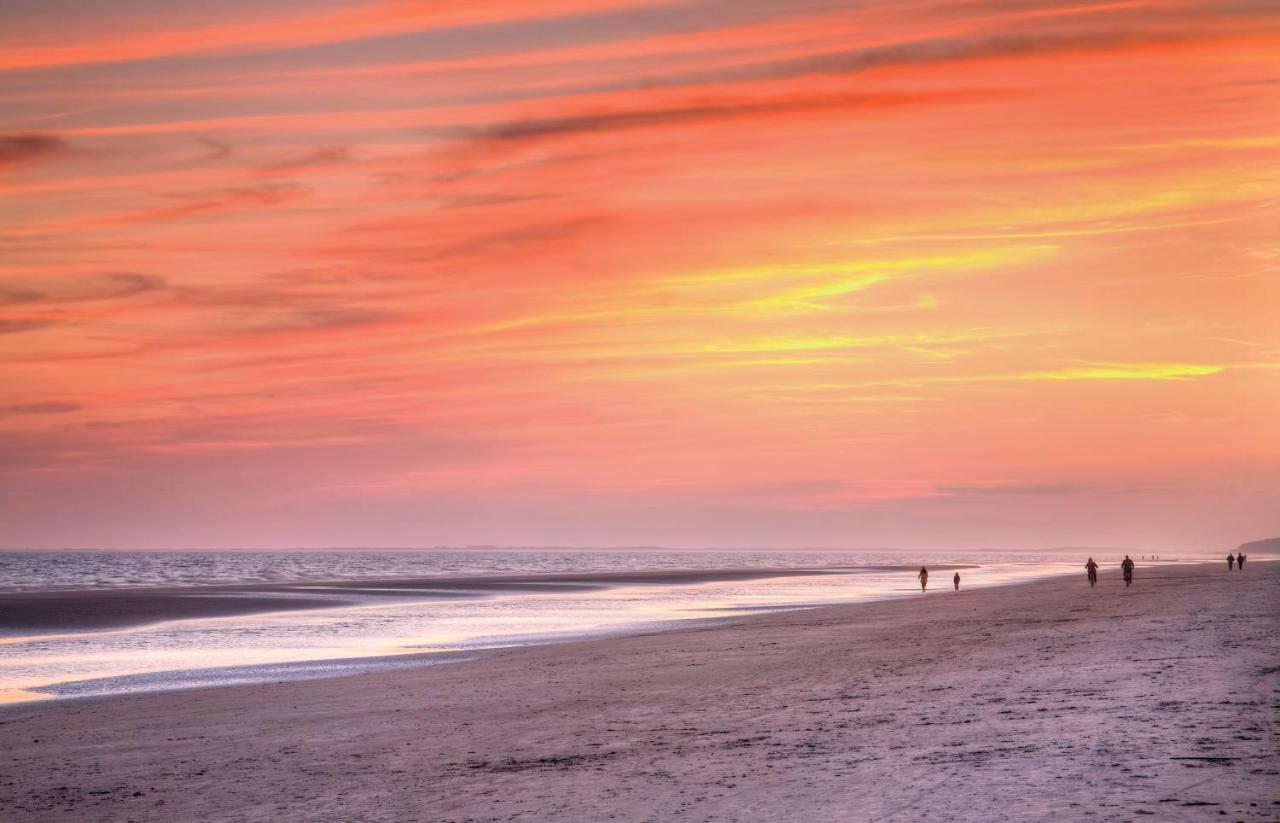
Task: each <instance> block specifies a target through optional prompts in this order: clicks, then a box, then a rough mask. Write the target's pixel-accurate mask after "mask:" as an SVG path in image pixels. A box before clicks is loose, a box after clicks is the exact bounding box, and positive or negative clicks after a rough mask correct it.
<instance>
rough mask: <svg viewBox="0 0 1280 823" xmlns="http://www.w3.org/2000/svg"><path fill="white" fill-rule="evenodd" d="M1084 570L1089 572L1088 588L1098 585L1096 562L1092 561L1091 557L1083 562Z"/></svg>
mask: <svg viewBox="0 0 1280 823" xmlns="http://www.w3.org/2000/svg"><path fill="white" fill-rule="evenodd" d="M1084 570H1085V571H1087V572H1088V573H1089V588H1093V587H1094V586H1096V585H1098V564H1097V563H1094V562H1093V558H1092V557H1090V558H1089V562H1088V563H1085V564H1084Z"/></svg>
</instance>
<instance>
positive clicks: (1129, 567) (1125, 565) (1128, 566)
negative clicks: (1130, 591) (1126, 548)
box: [1120, 554, 1133, 589]
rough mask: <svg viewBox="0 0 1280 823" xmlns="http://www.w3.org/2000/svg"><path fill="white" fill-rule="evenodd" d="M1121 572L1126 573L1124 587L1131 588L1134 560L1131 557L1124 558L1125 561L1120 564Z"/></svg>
mask: <svg viewBox="0 0 1280 823" xmlns="http://www.w3.org/2000/svg"><path fill="white" fill-rule="evenodd" d="M1120 571H1122V572H1124V587H1125V588H1126V589H1127V588H1129V584H1130V583H1132V582H1133V558H1132V557H1130V556H1129V555H1127V554H1126V555H1125V556H1124V561H1123V562H1121V563H1120Z"/></svg>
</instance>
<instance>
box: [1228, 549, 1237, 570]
mask: <svg viewBox="0 0 1280 823" xmlns="http://www.w3.org/2000/svg"><path fill="white" fill-rule="evenodd" d="M1235 568H1236V556H1235V555H1234V554H1232V553H1231V552H1227V571H1229V572H1230V571H1235Z"/></svg>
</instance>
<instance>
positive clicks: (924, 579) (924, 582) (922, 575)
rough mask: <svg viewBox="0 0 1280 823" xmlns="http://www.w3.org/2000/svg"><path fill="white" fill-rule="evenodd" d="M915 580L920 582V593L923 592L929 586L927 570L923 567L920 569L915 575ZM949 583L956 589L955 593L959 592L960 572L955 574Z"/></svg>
mask: <svg viewBox="0 0 1280 823" xmlns="http://www.w3.org/2000/svg"><path fill="white" fill-rule="evenodd" d="M916 580H919V581H920V591H924V590H925V588H926V587H927V586H928V585H929V570H928V569H927V568H925V567H924V566H921V567H920V572H919V573H918V574H917V575H916ZM951 583H952V585H954V586H955V587H956V591H960V572H956V573H955V576H954V577H952V578H951Z"/></svg>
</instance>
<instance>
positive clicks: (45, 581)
mask: <svg viewBox="0 0 1280 823" xmlns="http://www.w3.org/2000/svg"><path fill="white" fill-rule="evenodd" d="M1091 552H1092V553H1094V554H1103V552H1102V551H1100V550H1091ZM1084 554H1085V552H1084V551H1083V550H1071V549H1062V550H1054V551H1042V552H1029V553H1027V552H962V551H954V552H945V551H931V552H904V551H889V550H884V551H802V550H792V551H665V550H594V551H593V550H547V549H538V550H533V549H531V550H488V549H483V548H476V549H466V550H422V551H418V550H403V551H368V550H327V551H271V552H259V551H220V552H193V551H154V552H132V551H94V552H88V551H86V552H0V591H9V592H32V591H75V590H82V589H94V588H103V587H112V588H118V587H147V586H164V587H181V588H182V589H183V590H184V591H187V592H189V594H190V595H191V596H200V597H205V596H207V597H219V596H225V595H224V594H223V593H221V592H219V591H218V590H216V589H209V587H210V586H214V585H225V584H245V583H248V584H268V583H269V584H282V583H288V584H294V585H293V586H291V588H290V591H292V592H298V593H303V592H305V593H307V594H308V595H313V594H321V595H322V594H323V593H324V590H325V584H326V583H330V582H332V583H335V584H338V583H340V581H350V580H362V579H370V578H378V579H395V578H421V577H432V578H439V577H476V576H490V575H493V576H504V577H507V576H520V575H539V574H552V573H554V574H564V573H573V574H588V575H589V574H593V573H596V574H599V573H616V572H633V571H671V570H698V569H701V570H727V569H773V570H776V569H793V570H794V569H800V570H805V571H807V572H812V574H805V575H801V576H785V577H782V576H764V577H760V578H756V579H748V580H730V581H704V582H693V583H663V584H653V583H639V584H630V583H626V582H619V581H607V585H604V586H599V585H596V586H586V585H584V586H583V587H582V589H581V590H573V589H571V590H568V591H565V590H561V588H560V587H556V588H555V589H554V590H548V591H545V592H539V591H537V587H536V586H534V587H533V590H532V591H520V592H501V593H494V592H491V591H490V592H475V593H473V594H474V596H469V597H457V598H435V599H428V598H426V597H424V596H423V595H422V594H421V593H419V594H415V593H413V592H411V591H405V592H404V593H403V596H400V595H396V596H391V597H388V596H386V595H385V593H384V594H383V595H381V596H376V597H369V598H367V601H363V602H358V603H356V604H354V605H352V604H350V603H349V598H346V600H347V601H348V602H347V604H346V605H342V606H340V607H335V608H322V609H314V610H307V611H288V612H274V613H265V614H252V615H245V616H237V617H217V618H197V619H182V620H172V621H167V622H162V623H154V624H151V625H146V626H139V627H133V628H127V629H119V630H110V631H77V632H66V633H62V634H49V633H46V634H42V635H31V636H22V635H20V634H18V633H16V632H11V631H6V630H5V627H4V626H2V625H0V702H3V701H10V702H14V701H24V700H34V699H50V698H53V697H77V696H95V695H105V694H114V693H122V692H130V691H146V690H157V689H172V688H184V687H193V686H205V685H219V684H231V683H248V682H263V681H268V680H282V679H296V678H303V677H318V676H331V675H338V674H347V673H355V672H365V671H373V670H378V669H384V668H390V667H399V666H406V665H424V664H428V663H433V662H448V661H454V660H459V659H465V658H467V657H471V656H474V655H476V654H478V653H481V652H483V651H484V650H486V649H494V648H500V647H505V646H513V645H528V644H535V643H548V642H556V641H564V640H573V639H583V638H589V637H603V636H614V635H623V634H628V633H636V632H642V631H654V630H661V629H669V628H675V627H679V626H681V625H689V624H690V623H692V622H694V621H708V620H724V619H736V618H741V617H743V616H745V615H748V614H753V613H759V612H762V611H778V610H784V609H796V608H809V607H814V606H820V605H827V604H836V603H849V602H857V601H863V600H874V599H884V598H889V597H902V596H908V595H912V594H918V592H919V585H918V583H916V580H915V575H916V571H917V569H918V568H919V567H920V566H921V565H928V566H933V567H939V566H948V565H958V566H966V567H968V568H964V569H962V570H961V575H962V578H963V587H964V589H966V590H967V589H970V588H981V587H987V586H993V585H1000V584H1005V583H1012V582H1018V581H1022V580H1030V579H1034V578H1038V577H1044V576H1047V575H1053V574H1063V573H1067V572H1080V568H1081V565H1082V563H1083V558H1084ZM1099 559H1100V560H1104V559H1105V560H1110V559H1111V558H1109V557H1099ZM1080 573H1082V572H1080ZM950 578H951V572H950V571H946V572H941V571H939V572H935V575H934V576H933V583H932V586H933V587H934V588H935V589H946V590H950V589H951V579H950ZM389 585H391V586H393V585H394V584H389ZM939 593H940V594H950V592H949V591H948V592H939ZM279 596H281V597H288V596H290V594H289V592H283V593H280V594H279ZM295 596H296V595H295Z"/></svg>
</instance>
